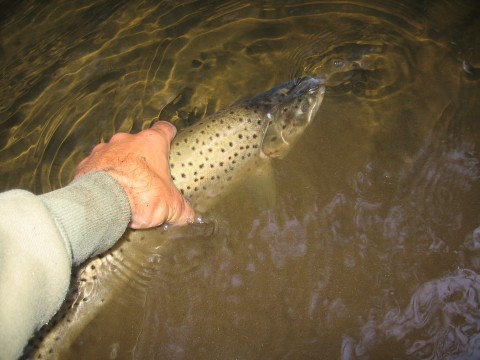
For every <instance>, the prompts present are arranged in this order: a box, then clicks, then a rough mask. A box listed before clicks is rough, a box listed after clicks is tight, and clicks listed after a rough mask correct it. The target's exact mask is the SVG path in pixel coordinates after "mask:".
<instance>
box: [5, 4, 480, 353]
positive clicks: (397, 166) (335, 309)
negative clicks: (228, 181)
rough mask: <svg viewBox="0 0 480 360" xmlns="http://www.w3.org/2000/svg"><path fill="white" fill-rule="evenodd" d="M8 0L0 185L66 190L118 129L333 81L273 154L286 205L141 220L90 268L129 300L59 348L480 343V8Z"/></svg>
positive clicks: (189, 117) (233, 204)
mask: <svg viewBox="0 0 480 360" xmlns="http://www.w3.org/2000/svg"><path fill="white" fill-rule="evenodd" d="M2 7H5V9H6V11H5V13H4V15H2V17H1V18H0V21H1V22H0V38H1V40H2V42H1V47H0V64H1V69H2V73H1V77H0V81H1V82H0V99H1V101H0V104H1V105H0V161H1V166H0V188H1V189H2V190H6V189H10V188H15V187H21V188H25V189H28V190H31V191H34V192H36V193H41V192H46V191H49V190H52V189H55V188H58V187H61V186H62V185H65V184H67V183H68V182H69V181H70V180H71V178H72V173H73V171H74V168H75V166H76V164H77V163H78V162H79V161H80V160H81V159H82V158H83V157H84V156H86V155H87V154H88V153H89V151H90V150H91V148H92V147H93V146H94V145H95V144H96V143H97V142H99V141H102V140H108V139H109V138H110V136H111V135H112V134H114V133H115V132H118V131H126V132H137V131H139V130H141V129H144V128H147V127H149V126H150V125H151V123H152V121H154V120H156V119H158V118H161V119H167V120H171V121H173V122H175V123H176V124H177V126H178V127H183V126H188V125H189V124H191V123H193V122H195V121H198V120H199V119H200V118H201V117H202V116H204V115H205V114H210V113H212V112H214V111H216V110H218V109H219V108H221V107H223V106H226V105H229V104H231V103H233V102H235V101H237V100H240V99H242V98H245V97H249V96H252V95H255V94H257V93H260V92H262V91H265V90H267V89H269V88H271V87H272V86H274V85H277V84H280V83H283V82H285V81H287V80H290V79H291V78H294V77H296V76H300V75H305V74H314V75H328V85H329V86H328V89H327V94H326V96H325V100H324V102H323V104H322V107H321V109H320V111H319V113H318V115H317V117H316V119H315V122H314V123H313V124H312V126H311V127H310V128H309V131H308V132H307V133H306V134H305V136H304V137H303V138H302V140H301V141H300V142H299V143H298V144H297V145H296V147H295V148H294V150H293V151H292V152H291V153H290V154H289V156H288V157H287V158H286V159H284V160H282V161H278V162H275V163H274V174H275V180H276V193H277V197H276V202H275V204H274V205H272V204H271V203H270V202H268V201H265V199H263V198H262V192H263V191H265V189H262V188H261V187H260V188H257V189H252V187H251V186H249V185H246V186H245V187H241V188H239V189H238V190H237V191H236V192H234V193H232V194H229V195H227V196H226V197H225V198H224V199H223V200H222V202H221V203H220V204H219V205H218V206H217V207H216V208H214V209H211V210H210V211H209V212H208V213H207V214H204V215H205V217H206V218H208V219H210V225H209V226H206V227H205V228H202V227H199V228H194V229H182V230H173V231H170V232H168V231H167V232H163V231H162V230H154V231H149V232H145V233H139V232H137V233H128V234H127V235H126V236H125V238H124V239H122V240H121V242H120V243H119V245H118V247H117V250H118V251H117V252H115V253H113V255H110V256H107V257H104V258H103V259H102V260H101V261H102V264H103V265H102V266H103V268H101V269H100V270H99V269H98V268H96V269H90V270H88V269H87V270H88V271H91V272H93V273H94V274H96V275H95V276H98V277H95V278H93V276H94V275H88V274H87V276H90V278H89V279H90V282H89V285H90V286H91V288H89V289H90V290H89V291H90V299H92V298H93V299H96V300H97V301H98V299H99V296H100V295H96V294H101V293H102V290H100V289H102V288H103V289H107V291H112V292H115V299H114V301H112V302H110V303H109V304H108V306H100V305H99V308H100V310H99V311H98V313H96V314H95V316H94V317H93V319H90V320H89V321H88V322H86V323H85V324H84V327H82V330H81V331H80V333H79V334H76V335H75V336H73V335H72V336H71V339H70V340H69V341H71V344H70V343H69V342H65V344H66V345H65V344H64V345H63V347H62V345H56V346H54V347H52V353H53V354H59V355H60V357H61V358H65V359H77V358H78V359H91V358H112V359H114V358H119V359H126V358H135V359H137V358H138V359H144V358H162V359H332V358H342V359H355V358H361V359H377V358H399V359H400V358H401V359H404V358H412V359H417V358H426V359H433V358H449V359H466V358H474V357H479V356H480V345H479V344H480V335H479V333H480V315H479V312H478V309H479V307H480V297H479V296H480V294H479V291H480V277H479V275H478V273H479V271H480V182H479V180H480V164H479V160H480V155H479V145H480V122H479V114H480V102H479V101H478V100H479V96H480V84H479V71H480V70H479V69H480V53H479V49H480V47H479V45H480V36H479V35H478V34H480V21H479V20H480V19H479V14H480V7H479V5H477V4H476V2H475V1H453V0H452V1H446V0H445V1H421V2H419V1H309V2H303V3H298V2H295V1H259V2H246V1H213V2H208V5H207V4H206V3H205V2H202V1H190V2H174V1H162V2H153V1H143V2H142V1H137V2H127V1H117V2H115V4H113V3H112V2H107V1H96V2H93V1H87V0H85V1H76V2H68V1H62V0H56V1H49V2H42V3H41V4H40V2H35V1H22V2H20V3H18V4H16V5H15V6H10V5H9V6H7V5H5V4H2ZM166 233H168V234H166ZM129 240H130V241H129ZM142 241H144V242H143V243H142ZM122 249H125V251H121V250H122ZM105 273H114V274H115V275H111V276H109V277H105V276H104V275H105ZM84 274H85V272H84ZM105 279H108V280H105ZM125 284H128V285H125ZM82 296H85V295H82ZM96 296H97V298H96ZM77 300H78V301H83V300H84V298H80V299H77ZM99 303H100V302H99ZM78 321H81V320H78ZM42 336H43V335H42ZM41 339H42V338H37V339H36V341H35V344H36V343H38V341H39V340H41ZM32 344H33V343H32ZM35 346H36V345H32V349H33V348H34V347H35ZM32 349H30V350H31V351H32V354H34V349H33V350H32ZM49 350H50V349H49V348H48V347H47V348H42V347H40V352H39V353H37V354H36V355H37V356H38V355H42V356H44V355H45V354H46V353H48V352H49ZM32 356H34V355H32Z"/></svg>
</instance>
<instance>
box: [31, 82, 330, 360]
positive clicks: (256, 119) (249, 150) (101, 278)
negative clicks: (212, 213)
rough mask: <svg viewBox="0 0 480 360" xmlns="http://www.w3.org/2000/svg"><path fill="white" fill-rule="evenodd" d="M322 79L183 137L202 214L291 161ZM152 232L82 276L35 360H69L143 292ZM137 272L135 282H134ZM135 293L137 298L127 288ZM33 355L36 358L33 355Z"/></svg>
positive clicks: (191, 187) (174, 163)
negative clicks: (111, 313) (253, 178)
mask: <svg viewBox="0 0 480 360" xmlns="http://www.w3.org/2000/svg"><path fill="white" fill-rule="evenodd" d="M324 93H325V87H324V84H323V81H322V79H321V78H317V77H304V78H301V79H299V80H297V81H291V82H288V83H286V84H284V85H281V86H278V87H276V88H274V89H272V90H270V91H267V92H265V93H263V94H260V95H258V96H255V97H253V98H251V99H247V100H243V101H240V102H238V103H236V104H234V105H232V106H229V107H227V108H224V109H223V110H220V111H218V112H217V113H215V114H213V115H211V116H208V117H206V118H205V119H203V120H201V121H200V122H198V123H196V124H194V125H193V126H191V127H188V128H185V129H183V130H182V131H180V132H179V133H178V135H177V137H176V138H175V140H174V143H173V144H172V147H171V155H170V168H171V176H172V178H173V180H174V183H175V185H176V186H177V187H178V188H179V189H180V191H181V192H182V193H183V194H184V195H185V196H186V197H187V198H188V199H189V200H190V202H191V203H192V205H193V206H194V208H195V209H196V210H197V211H203V210H206V209H208V208H209V207H210V206H212V204H213V203H214V201H215V200H217V199H218V198H220V197H221V195H224V194H226V193H227V192H228V191H230V190H231V189H233V188H234V187H235V186H236V185H237V184H239V183H240V182H242V181H243V180H244V179H245V178H246V177H247V176H248V175H249V174H251V173H253V172H255V171H256V170H258V169H259V168H261V167H263V165H268V163H269V160H270V159H272V158H283V157H284V156H285V155H286V154H287V153H288V151H289V150H290V149H291V147H292V146H293V145H294V144H295V142H297V140H298V139H299V137H300V136H301V134H302V133H303V132H304V130H305V129H306V128H307V126H308V125H309V124H310V123H311V122H312V120H313V118H314V117H315V114H316V113H317V111H318V108H319V106H320V104H321V102H322V100H323V96H324ZM146 233H148V232H142V231H136V232H130V231H127V233H126V235H125V236H124V239H122V240H120V241H119V242H118V243H117V245H115V247H114V248H113V249H111V250H110V251H108V252H107V253H106V254H104V255H103V256H99V257H96V258H94V259H92V260H90V261H88V262H87V263H86V264H85V265H84V266H83V267H82V268H81V269H80V270H79V273H78V275H77V278H78V280H77V284H76V286H77V291H76V293H75V294H74V295H72V297H71V298H70V302H69V303H67V304H66V305H65V306H64V307H63V309H62V310H61V311H60V312H59V314H57V316H56V318H55V319H54V320H53V321H52V322H51V324H50V326H49V328H48V329H46V330H44V331H43V332H42V334H40V335H39V336H37V341H38V342H40V344H39V345H38V344H35V343H32V344H30V347H29V348H28V349H27V352H30V354H31V355H32V356H31V357H34V358H42V359H47V358H50V359H52V358H53V359H56V358H61V357H62V354H63V352H65V351H68V349H69V347H70V345H71V344H72V343H73V342H74V341H75V339H76V338H77V337H78V336H79V334H80V333H81V332H82V331H83V330H84V328H85V327H86V326H87V325H88V324H89V323H90V322H91V321H92V320H93V319H94V318H95V316H96V315H97V314H98V313H99V312H100V310H101V309H102V308H103V306H105V305H108V303H109V302H111V301H112V299H114V298H115V297H116V296H118V295H119V294H126V293H138V289H137V290H135V289H134V290H132V287H134V286H135V285H132V283H141V282H142V281H143V280H142V275H141V274H138V276H137V275H136V274H135V271H136V269H141V271H142V272H148V271H150V270H149V266H152V269H151V271H155V262H154V261H150V260H145V258H147V259H149V257H151V256H152V251H151V250H152V249H155V251H157V250H158V248H159V245H158V244H159V242H158V239H154V241H153V244H154V245H153V247H152V248H145V243H146V241H147V240H145V235H144V234H146ZM132 273H133V275H132ZM127 288H130V291H126V290H125V289H127ZM27 356H28V355H27Z"/></svg>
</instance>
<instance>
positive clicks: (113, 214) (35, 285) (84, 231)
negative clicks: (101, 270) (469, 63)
mask: <svg viewBox="0 0 480 360" xmlns="http://www.w3.org/2000/svg"><path fill="white" fill-rule="evenodd" d="M129 219H130V208H129V203H128V199H127V197H126V195H125V193H124V191H123V189H122V188H121V186H120V185H119V184H118V183H117V182H116V181H115V180H114V179H113V178H111V177H110V176H109V175H107V174H105V173H91V174H87V175H85V176H83V177H81V178H79V179H78V180H77V181H75V182H73V183H72V184H70V185H69V186H67V187H65V188H63V189H60V190H56V191H53V192H51V193H48V194H45V195H41V196H35V195H33V194H31V193H29V192H26V191H22V190H14V191H9V192H6V193H3V194H0V358H2V359H4V358H5V359H10V358H16V357H18V356H19V354H20V353H21V351H22V349H23V347H24V345H25V344H26V342H27V341H28V338H29V337H30V336H31V334H32V333H33V331H35V330H36V329H38V328H39V327H40V326H42V325H43V324H45V323H47V322H48V320H49V319H50V318H51V317H52V316H53V315H54V314H55V312H56V311H57V310H58V309H59V307H60V305H61V303H62V302H63V300H64V298H65V295H66V292H67V290H68V286H69V282H70V273H71V266H72V264H78V263H80V262H82V261H84V260H85V259H86V258H87V257H89V256H92V255H95V254H98V253H101V252H103V251H105V250H106V249H108V248H109V247H111V246H112V245H113V244H114V243H115V241H116V240H117V239H118V238H119V237H120V236H121V235H122V233H123V232H124V230H125V228H126V226H127V224H128V222H129Z"/></svg>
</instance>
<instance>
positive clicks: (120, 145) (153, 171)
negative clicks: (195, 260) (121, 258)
mask: <svg viewBox="0 0 480 360" xmlns="http://www.w3.org/2000/svg"><path fill="white" fill-rule="evenodd" d="M176 133H177V131H176V129H175V127H174V126H173V125H172V124H170V123H168V122H165V121H160V122H157V123H156V124H155V125H154V126H152V127H151V128H150V129H147V130H143V131H141V132H139V133H138V134H135V135H132V134H126V133H118V134H115V135H113V136H112V138H111V139H110V141H109V142H108V143H101V144H98V145H97V146H95V147H94V148H93V150H92V153H91V154H90V155H89V156H87V157H86V158H85V159H83V160H82V161H81V162H80V163H79V164H78V167H77V170H76V172H75V178H77V177H80V176H82V175H85V174H87V173H89V172H92V171H104V172H107V173H108V174H110V175H111V176H112V177H113V178H114V179H115V180H117V181H118V182H119V183H120V185H121V186H122V187H123V189H124V190H125V192H126V194H127V196H128V200H129V202H130V209H131V213H132V217H131V220H130V224H129V227H131V228H132V229H146V228H150V227H154V226H158V225H161V224H163V223H165V222H167V223H171V224H178V225H183V224H186V223H190V222H193V220H194V217H195V213H194V211H193V209H192V208H191V206H190V204H189V203H188V202H187V201H186V200H185V198H184V197H183V196H182V195H181V194H180V192H179V191H178V190H177V188H176V187H175V185H174V184H173V182H172V180H171V177H170V166H169V162H168V155H169V153H170V143H171V142H172V140H173V138H174V137H175V135H176Z"/></svg>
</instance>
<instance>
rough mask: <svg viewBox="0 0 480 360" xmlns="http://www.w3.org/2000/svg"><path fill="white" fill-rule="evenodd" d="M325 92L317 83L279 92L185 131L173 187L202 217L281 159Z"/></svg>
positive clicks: (177, 145) (307, 81)
mask: <svg viewBox="0 0 480 360" xmlns="http://www.w3.org/2000/svg"><path fill="white" fill-rule="evenodd" d="M324 92H325V87H324V86H323V81H322V79H320V78H316V77H305V78H302V79H300V80H297V81H291V82H288V83H286V84H283V85H281V86H278V87H276V88H274V89H271V90H270V91H267V92H265V93H263V94H260V95H257V96H255V97H253V98H251V99H247V100H243V101H241V102H239V103H236V104H234V105H232V106H229V107H227V108H224V109H222V110H220V111H218V112H216V113H215V114H213V115H211V116H209V117H207V118H205V119H203V120H201V121H200V122H198V123H196V124H194V125H193V126H191V127H188V128H186V129H184V130H183V131H181V132H180V133H179V134H178V135H177V137H176V138H175V140H174V142H173V145H172V149H171V154H170V169H171V175H172V178H173V181H174V183H175V185H176V186H177V187H178V188H179V189H180V191H181V192H182V194H184V195H185V196H186V197H187V198H188V199H189V200H190V202H191V203H192V205H193V206H194V207H195V208H196V209H197V211H203V210H205V209H206V208H208V207H209V206H211V204H212V203H213V202H214V201H215V199H216V198H217V197H218V195H220V194H225V193H226V192H228V191H229V190H231V189H232V188H234V187H235V185H237V184H238V183H239V182H241V181H242V180H243V179H245V177H246V176H248V175H249V174H250V173H251V172H252V171H253V170H256V169H258V168H259V167H260V166H261V165H263V164H264V163H266V162H268V160H269V159H271V158H273V157H283V156H284V155H285V154H286V152H287V151H288V150H290V148H291V146H292V145H293V144H294V143H295V141H296V140H297V139H298V137H299V136H300V134H301V133H302V132H303V131H304V130H305V128H306V127H307V125H308V124H309V123H310V122H311V120H312V119H313V117H314V116H315V114H316V112H317V110H318V108H319V106H320V103H321V102H322V99H323V95H324Z"/></svg>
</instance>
